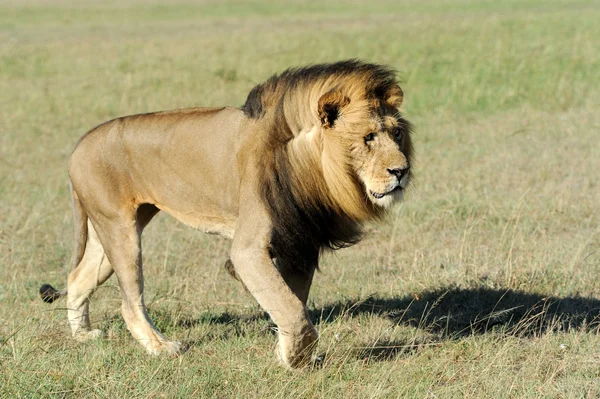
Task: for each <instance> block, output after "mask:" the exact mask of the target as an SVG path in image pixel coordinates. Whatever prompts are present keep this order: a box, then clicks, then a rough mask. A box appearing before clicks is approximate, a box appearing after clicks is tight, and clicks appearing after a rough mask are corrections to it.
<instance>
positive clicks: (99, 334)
mask: <svg viewBox="0 0 600 399" xmlns="http://www.w3.org/2000/svg"><path fill="white" fill-rule="evenodd" d="M105 336H106V334H105V333H104V331H102V330H98V329H96V330H84V331H78V332H77V333H76V334H75V335H74V336H73V338H75V340H77V341H79V342H85V341H91V340H95V339H99V338H104V337H105Z"/></svg>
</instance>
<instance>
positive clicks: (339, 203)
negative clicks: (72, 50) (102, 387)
mask: <svg viewBox="0 0 600 399" xmlns="http://www.w3.org/2000/svg"><path fill="white" fill-rule="evenodd" d="M403 97H404V94H403V92H402V89H401V88H400V86H399V84H398V81H397V78H396V76H395V72H394V71H393V70H392V69H390V68H388V67H386V66H383V65H377V64H371V63H365V62H362V61H359V60H347V61H340V62H336V63H331V64H318V65H312V66H307V67H301V68H293V69H288V70H286V71H284V72H283V73H281V74H280V75H274V76H272V77H271V78H269V79H268V80H267V81H266V82H264V83H262V84H259V85H257V86H256V87H254V88H253V89H252V90H251V92H250V93H249V95H248V97H247V99H246V102H245V104H244V105H243V106H242V107H241V108H231V107H223V108H190V109H181V110H174V111H165V112H156V113H148V114H140V115H132V116H125V117H120V118H117V119H114V120H111V121H109V122H106V123H104V124H102V125H100V126H98V127H96V128H94V129H92V130H91V131H89V132H88V133H86V134H85V135H84V136H83V137H82V138H81V139H80V140H79V142H78V143H77V145H76V147H75V149H74V151H73V153H72V154H71V156H70V159H69V164H68V172H69V182H70V188H71V198H72V206H73V213H74V232H75V240H74V253H73V260H72V266H71V271H70V273H69V275H68V284H67V289H65V290H62V291H57V290H55V289H54V288H52V287H51V286H50V285H47V284H45V285H43V286H42V288H41V289H40V294H41V295H42V298H43V299H44V300H45V301H46V302H52V301H54V300H56V299H58V298H59V297H61V296H66V297H67V309H68V320H69V324H70V327H71V332H72V334H73V336H74V337H75V338H76V339H78V340H86V339H89V338H96V337H99V336H102V332H101V331H99V330H94V329H91V325H90V320H89V302H90V296H91V295H92V293H93V292H94V291H95V290H96V289H97V288H98V286H100V285H101V284H103V283H104V282H105V281H106V280H107V279H108V278H109V277H110V276H111V275H112V274H113V272H114V273H115V274H116V276H117V279H118V282H119V287H120V291H121V296H122V314H123V318H124V320H125V322H126V325H127V328H128V330H129V331H130V332H131V335H133V337H134V338H135V339H136V340H137V341H138V342H140V343H141V344H142V345H143V346H144V347H145V348H146V350H147V351H148V352H149V353H151V354H159V353H168V354H177V353H179V352H180V351H182V345H181V344H180V343H179V342H176V341H171V340H169V339H167V338H166V337H165V336H163V335H162V334H161V333H160V332H159V331H158V330H157V329H156V327H155V326H154V324H153V323H152V321H151V320H150V317H149V316H148V313H147V311H146V306H145V304H144V290H143V289H144V278H143V271H142V246H141V235H142V231H143V230H144V227H146V225H147V224H148V223H149V222H150V221H151V220H152V218H153V217H154V216H155V215H156V214H157V213H158V212H159V211H164V212H166V213H168V214H170V215H172V216H173V217H175V218H176V219H178V220H179V221H181V222H183V223H185V224H187V225H189V226H192V227H194V228H196V229H200V230H203V231H205V232H207V233H215V234H220V235H222V236H225V237H228V238H230V239H232V245H231V251H230V256H229V260H228V261H227V262H226V267H227V269H228V271H229V272H230V273H231V274H232V275H233V276H234V277H235V278H237V279H239V280H240V281H241V282H242V283H243V285H244V286H245V287H246V289H247V291H248V292H250V293H251V295H252V296H253V297H254V298H255V299H256V301H257V302H258V303H259V305H260V306H261V307H262V308H263V309H264V310H265V311H266V312H267V313H268V314H269V316H270V317H271V319H272V320H273V322H274V323H275V324H276V325H277V331H278V344H277V349H276V355H277V357H278V359H279V360H280V362H281V363H283V365H285V366H287V367H290V368H299V367H303V366H305V365H307V364H309V363H310V359H311V356H312V353H313V351H314V349H315V346H316V343H317V339H318V334H317V331H316V329H315V327H314V326H313V323H312V322H311V320H310V318H309V315H308V311H307V307H306V301H307V298H308V295H309V290H310V287H311V283H312V280H313V275H314V273H315V270H317V269H318V261H319V257H320V254H321V253H322V252H323V250H325V249H338V248H342V247H346V246H348V245H352V244H354V243H356V242H358V241H359V240H360V238H361V227H362V226H363V225H364V223H365V222H367V221H370V220H376V219H379V218H380V217H381V216H382V215H383V214H384V213H385V211H386V209H389V208H390V206H391V205H392V204H393V203H395V202H398V201H399V200H401V199H402V197H403V193H404V191H405V190H406V188H407V186H408V184H409V182H410V180H411V177H412V170H411V158H412V154H413V149H412V144H411V137H410V132H411V127H410V124H409V122H408V121H407V120H405V119H404V118H403V117H402V116H401V113H400V111H399V107H400V105H401V104H402V101H403Z"/></svg>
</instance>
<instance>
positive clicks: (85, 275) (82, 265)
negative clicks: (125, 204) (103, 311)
mask: <svg viewBox="0 0 600 399" xmlns="http://www.w3.org/2000/svg"><path fill="white" fill-rule="evenodd" d="M86 238H87V242H86V245H85V252H84V253H83V257H82V258H81V260H80V261H79V264H78V265H77V267H75V268H74V269H73V270H72V271H71V273H69V279H68V290H67V291H68V293H67V309H68V311H67V312H68V317H69V324H70V325H71V331H72V333H73V337H75V338H76V339H79V340H86V339H88V338H96V337H99V336H101V335H102V332H101V331H100V330H91V327H90V318H89V303H90V296H91V295H92V294H93V293H94V291H95V290H96V288H97V287H98V286H100V285H101V284H103V283H104V282H105V281H106V280H107V279H108V278H109V277H110V276H111V275H112V273H113V268H112V266H111V264H110V262H109V261H108V258H107V257H106V254H105V252H104V248H103V247H102V244H101V243H100V239H99V238H98V234H97V233H96V230H95V229H94V226H93V225H92V224H91V223H90V221H89V220H88V221H87V237H86Z"/></svg>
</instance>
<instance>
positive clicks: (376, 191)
mask: <svg viewBox="0 0 600 399" xmlns="http://www.w3.org/2000/svg"><path fill="white" fill-rule="evenodd" d="M409 133H410V132H409V127H408V123H407V122H406V121H405V120H404V119H402V118H400V117H395V116H393V115H385V116H383V117H381V116H379V115H376V116H374V117H373V118H372V121H371V123H370V124H369V126H367V127H366V129H365V131H364V135H363V136H362V137H360V138H358V139H357V140H356V141H355V143H354V146H353V149H352V151H351V159H352V162H353V167H354V169H355V170H356V173H357V175H358V178H359V179H360V180H361V182H362V183H363V184H364V187H365V192H366V196H367V198H368V199H369V200H370V201H371V202H372V203H374V204H375V205H378V206H381V207H384V208H386V207H389V206H390V205H391V204H392V203H393V202H394V201H396V200H400V199H402V196H403V192H404V189H405V188H406V187H407V186H408V183H409V181H410V179H411V172H410V152H411V150H410V146H411V144H410V137H409Z"/></svg>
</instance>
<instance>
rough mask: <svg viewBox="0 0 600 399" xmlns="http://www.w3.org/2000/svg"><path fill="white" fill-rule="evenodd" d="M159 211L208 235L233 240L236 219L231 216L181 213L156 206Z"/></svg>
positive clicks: (190, 212) (191, 212)
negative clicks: (216, 235)
mask: <svg viewBox="0 0 600 399" xmlns="http://www.w3.org/2000/svg"><path fill="white" fill-rule="evenodd" d="M156 206H157V207H158V208H159V209H160V210H163V211H165V212H166V213H168V214H169V215H171V216H173V217H174V218H175V219H177V220H179V221H180V222H182V223H185V224H187V225H188V226H190V227H193V228H194V229H197V230H201V231H204V232H205V233H208V234H219V235H221V236H223V237H226V238H233V234H234V233H235V226H236V223H237V218H236V217H233V216H232V215H223V216H213V215H208V214H205V213H203V212H202V211H200V210H199V211H181V210H177V209H172V208H169V207H168V206H164V205H161V204H156Z"/></svg>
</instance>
